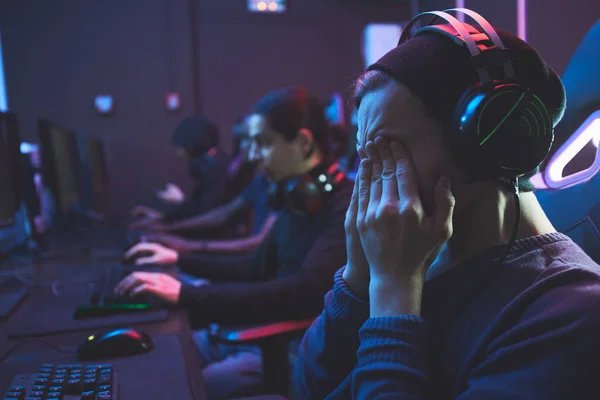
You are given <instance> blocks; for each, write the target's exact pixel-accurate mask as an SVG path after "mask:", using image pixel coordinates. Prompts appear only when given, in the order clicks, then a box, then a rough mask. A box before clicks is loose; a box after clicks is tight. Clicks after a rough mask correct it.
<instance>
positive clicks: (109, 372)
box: [100, 368, 112, 375]
mask: <svg viewBox="0 0 600 400" xmlns="http://www.w3.org/2000/svg"><path fill="white" fill-rule="evenodd" d="M100 374H101V375H102V374H112V368H105V369H101V370H100Z"/></svg>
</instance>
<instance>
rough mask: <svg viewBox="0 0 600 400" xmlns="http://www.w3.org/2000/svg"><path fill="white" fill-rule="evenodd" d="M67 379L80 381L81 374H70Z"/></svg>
mask: <svg viewBox="0 0 600 400" xmlns="http://www.w3.org/2000/svg"><path fill="white" fill-rule="evenodd" d="M69 379H81V374H71V375H69Z"/></svg>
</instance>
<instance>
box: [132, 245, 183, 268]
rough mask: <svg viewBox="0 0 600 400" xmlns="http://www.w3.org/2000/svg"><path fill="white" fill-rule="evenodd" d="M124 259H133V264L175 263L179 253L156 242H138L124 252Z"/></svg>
mask: <svg viewBox="0 0 600 400" xmlns="http://www.w3.org/2000/svg"><path fill="white" fill-rule="evenodd" d="M125 259H126V260H129V259H134V260H135V265H142V264H163V265H165V264H167V265H168V264H175V263H177V261H178V260H179V254H178V253H177V252H176V251H175V250H173V249H169V248H167V247H165V246H162V245H160V244H158V243H145V242H143V243H138V244H136V245H135V246H133V247H132V248H131V249H129V250H127V252H126V253H125Z"/></svg>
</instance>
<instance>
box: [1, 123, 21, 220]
mask: <svg viewBox="0 0 600 400" xmlns="http://www.w3.org/2000/svg"><path fill="white" fill-rule="evenodd" d="M19 140H20V139H19V128H18V122H17V117H16V115H15V114H14V113H10V112H1V113H0V228H2V227H7V226H11V225H12V224H14V221H15V220H14V217H15V213H16V212H17V211H18V210H19V207H20V203H21V196H20V179H19V178H20V175H21V168H20V165H21V164H20V162H21V159H20V150H19V145H20V144H19Z"/></svg>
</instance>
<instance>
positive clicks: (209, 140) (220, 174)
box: [129, 115, 229, 230]
mask: <svg viewBox="0 0 600 400" xmlns="http://www.w3.org/2000/svg"><path fill="white" fill-rule="evenodd" d="M171 144H172V145H173V146H174V147H175V150H176V151H177V154H178V155H179V156H180V157H181V158H182V159H183V160H184V161H185V162H186V163H187V164H188V169H189V173H190V176H191V177H192V179H194V182H195V184H194V188H193V191H192V193H191V194H190V195H189V196H188V197H187V198H186V199H184V200H183V202H181V203H180V204H177V205H175V206H173V207H171V209H169V210H168V211H166V212H161V211H158V210H155V209H153V208H150V207H147V206H142V205H138V206H136V207H134V208H133V210H132V211H131V215H132V216H133V217H134V218H137V220H135V221H134V222H132V223H131V224H130V226H129V229H130V230H145V229H146V228H147V227H149V226H152V225H153V224H156V223H165V224H168V223H171V222H174V221H180V220H182V219H185V218H189V217H191V216H193V215H197V214H199V213H203V212H206V211H208V210H210V209H213V208H215V207H217V206H220V205H222V204H223V203H224V202H225V201H226V200H227V185H228V182H227V166H228V165H229V157H228V156H227V155H226V154H225V153H224V152H223V151H221V150H219V130H218V128H217V126H216V125H215V124H214V123H213V122H212V121H210V120H209V119H208V118H206V117H205V116H203V115H192V116H189V117H187V118H186V119H184V120H183V121H182V122H181V123H180V124H179V125H178V126H177V127H176V128H175V131H174V132H173V136H172V138H171Z"/></svg>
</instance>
